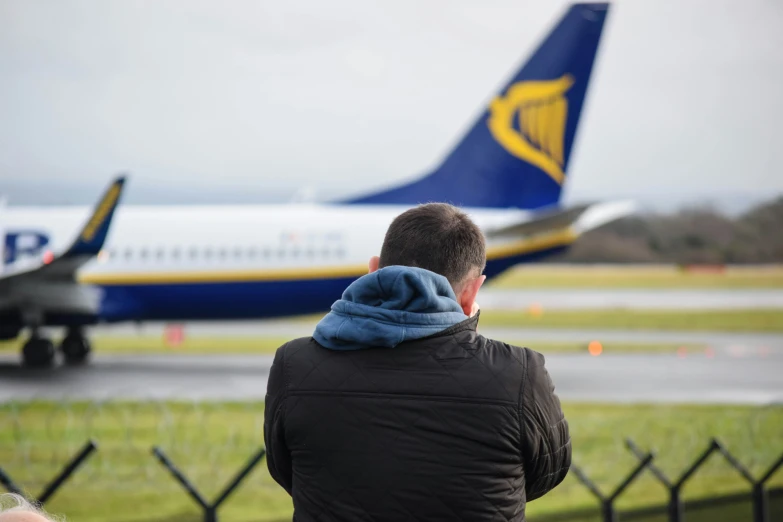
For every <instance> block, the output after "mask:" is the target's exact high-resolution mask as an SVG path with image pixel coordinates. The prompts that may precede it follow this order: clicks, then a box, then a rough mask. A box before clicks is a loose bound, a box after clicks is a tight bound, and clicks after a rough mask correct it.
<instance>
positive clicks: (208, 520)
mask: <svg viewBox="0 0 783 522" xmlns="http://www.w3.org/2000/svg"><path fill="white" fill-rule="evenodd" d="M152 454H153V455H154V456H155V457H156V458H157V459H158V461H159V462H160V463H161V464H163V466H164V467H165V468H166V469H168V470H169V472H170V473H171V475H172V476H173V477H174V479H175V480H176V481H177V482H179V483H180V484H181V485H182V487H183V488H185V491H186V492H187V493H188V494H189V495H190V496H191V497H192V498H193V499H194V500H195V501H196V503H197V504H198V505H199V506H201V509H203V510H204V522H217V519H218V518H217V509H218V508H219V507H220V505H221V504H222V503H223V501H225V500H226V499H227V498H228V496H229V495H230V494H231V493H233V491H234V490H235V489H236V488H237V486H239V484H240V483H241V482H242V480H244V478H245V477H246V476H247V475H248V474H249V473H250V472H251V471H252V470H253V468H255V467H256V465H257V464H258V463H259V462H261V459H263V458H264V455H266V449H265V448H261V449H260V450H258V451H257V452H255V453H254V454H253V455H252V456H251V457H250V460H248V461H247V463H246V464H245V466H244V467H243V468H242V469H241V470H240V471H239V473H237V474H236V475H235V476H234V478H233V479H232V480H231V482H229V483H228V485H226V487H225V488H223V491H222V492H221V493H220V495H218V497H217V499H216V500H215V501H214V502H212V503H211V504H210V503H209V502H207V501H206V499H205V498H204V497H203V496H202V495H201V493H199V491H198V489H196V486H194V485H193V484H192V483H191V482H190V481H189V480H188V479H187V477H185V475H183V474H182V472H181V471H180V470H179V468H177V466H176V465H175V464H174V463H173V462H172V461H171V459H169V458H168V456H166V454H165V453H164V452H163V450H162V449H160V448H158V447H157V446H153V448H152Z"/></svg>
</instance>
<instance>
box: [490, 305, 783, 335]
mask: <svg viewBox="0 0 783 522" xmlns="http://www.w3.org/2000/svg"><path fill="white" fill-rule="evenodd" d="M482 326H502V327H520V328H580V329H581V328H590V329H602V328H610V329H627V330H642V329H643V330H648V329H649V330H710V331H721V332H783V310H780V309H756V310H752V309H751V310H710V311H693V310H625V309H618V310H552V311H546V310H544V311H543V313H541V314H540V315H535V314H532V313H530V312H526V311H512V310H485V311H482V312H481V320H480V322H479V328H481V327H482Z"/></svg>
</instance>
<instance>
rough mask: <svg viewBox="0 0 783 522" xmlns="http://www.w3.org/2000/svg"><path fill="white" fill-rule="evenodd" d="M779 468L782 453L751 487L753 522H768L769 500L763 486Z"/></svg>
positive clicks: (782, 462)
mask: <svg viewBox="0 0 783 522" xmlns="http://www.w3.org/2000/svg"><path fill="white" fill-rule="evenodd" d="M780 466H783V453H781V455H780V457H778V460H776V461H775V462H774V463H773V464H772V465H771V466H770V467H769V469H768V470H767V471H766V473H764V475H762V476H761V479H759V481H758V482H756V484H754V485H753V520H754V522H769V498H767V491H766V490H765V489H764V486H765V484H766V483H767V481H768V480H769V479H770V478H772V475H774V474H775V472H776V471H777V470H778V468H779V467H780Z"/></svg>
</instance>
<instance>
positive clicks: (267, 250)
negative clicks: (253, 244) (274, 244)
mask: <svg viewBox="0 0 783 522" xmlns="http://www.w3.org/2000/svg"><path fill="white" fill-rule="evenodd" d="M264 257H272V249H271V248H269V247H264Z"/></svg>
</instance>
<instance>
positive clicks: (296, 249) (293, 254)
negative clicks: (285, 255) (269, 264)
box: [291, 248, 299, 257]
mask: <svg viewBox="0 0 783 522" xmlns="http://www.w3.org/2000/svg"><path fill="white" fill-rule="evenodd" d="M291 257H299V249H298V248H294V249H293V250H291Z"/></svg>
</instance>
